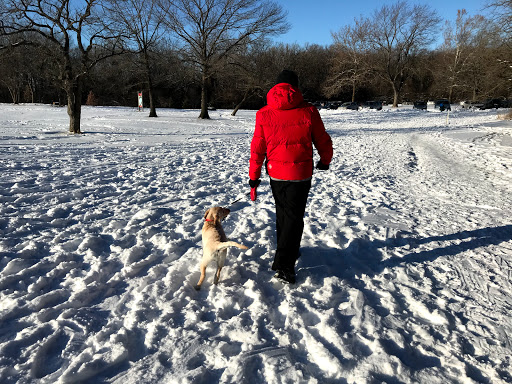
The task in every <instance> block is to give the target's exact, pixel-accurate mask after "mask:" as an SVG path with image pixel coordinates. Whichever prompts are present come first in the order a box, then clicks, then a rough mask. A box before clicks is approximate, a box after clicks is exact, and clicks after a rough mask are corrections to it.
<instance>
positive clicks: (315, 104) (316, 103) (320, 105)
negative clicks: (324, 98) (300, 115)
mask: <svg viewBox="0 0 512 384" xmlns="http://www.w3.org/2000/svg"><path fill="white" fill-rule="evenodd" d="M312 104H313V105H314V106H315V107H316V109H318V110H321V109H322V103H321V102H319V101H315V102H313V103H312Z"/></svg>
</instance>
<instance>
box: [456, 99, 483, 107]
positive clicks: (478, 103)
mask: <svg viewBox="0 0 512 384" xmlns="http://www.w3.org/2000/svg"><path fill="white" fill-rule="evenodd" d="M460 105H461V107H462V108H463V109H476V108H481V107H482V106H483V105H484V103H482V102H481V101H463V102H462V103H460Z"/></svg>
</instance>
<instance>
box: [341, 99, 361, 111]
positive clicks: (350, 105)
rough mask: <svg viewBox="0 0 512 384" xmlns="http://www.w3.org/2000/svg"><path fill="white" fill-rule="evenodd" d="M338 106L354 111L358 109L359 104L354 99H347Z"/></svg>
mask: <svg viewBox="0 0 512 384" xmlns="http://www.w3.org/2000/svg"><path fill="white" fill-rule="evenodd" d="M340 108H342V109H353V110H354V111H357V110H358V109H359V104H358V103H356V102H355V101H348V102H346V103H343V104H341V106H340Z"/></svg>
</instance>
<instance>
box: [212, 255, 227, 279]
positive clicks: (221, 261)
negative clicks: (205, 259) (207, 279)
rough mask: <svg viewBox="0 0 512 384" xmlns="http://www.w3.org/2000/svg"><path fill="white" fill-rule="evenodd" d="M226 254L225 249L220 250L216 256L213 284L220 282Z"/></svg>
mask: <svg viewBox="0 0 512 384" xmlns="http://www.w3.org/2000/svg"><path fill="white" fill-rule="evenodd" d="M227 254H228V250H227V249H226V248H224V249H221V250H220V251H219V254H218V255H217V272H216V273H215V278H214V279H213V283H214V284H218V283H219V280H220V271H221V269H222V267H224V264H225V263H226V256H227Z"/></svg>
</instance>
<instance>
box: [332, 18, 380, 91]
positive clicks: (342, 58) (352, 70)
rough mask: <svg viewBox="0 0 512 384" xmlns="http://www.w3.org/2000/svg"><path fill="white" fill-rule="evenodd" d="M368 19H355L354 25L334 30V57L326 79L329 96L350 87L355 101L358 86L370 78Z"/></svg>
mask: <svg viewBox="0 0 512 384" xmlns="http://www.w3.org/2000/svg"><path fill="white" fill-rule="evenodd" d="M368 28H369V23H368V20H360V21H357V20H356V21H355V24H354V26H345V27H344V28H342V29H341V30H339V31H338V32H334V33H333V34H332V37H333V39H334V44H333V50H334V58H333V63H332V68H331V73H330V76H329V78H328V80H327V81H326V85H325V93H326V95H327V96H328V97H332V96H334V95H336V94H338V93H339V92H340V91H341V90H342V89H343V88H347V87H350V89H351V91H352V101H355V96H356V90H357V88H358V86H360V85H361V84H362V83H364V82H365V81H367V80H368V76H369V72H370V66H369V63H368V55H367V51H368V50H367V35H368Z"/></svg>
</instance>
